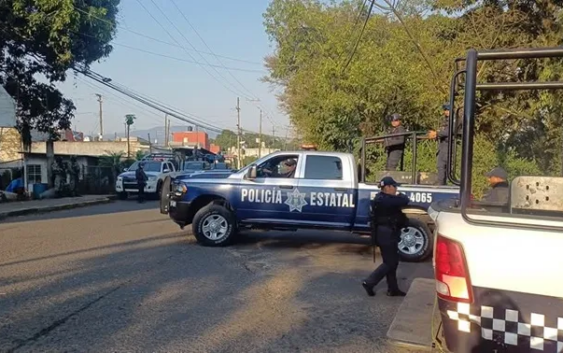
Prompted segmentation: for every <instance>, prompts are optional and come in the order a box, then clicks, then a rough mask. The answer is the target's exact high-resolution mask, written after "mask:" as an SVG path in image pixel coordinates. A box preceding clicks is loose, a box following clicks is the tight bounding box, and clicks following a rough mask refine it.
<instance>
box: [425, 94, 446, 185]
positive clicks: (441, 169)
mask: <svg viewBox="0 0 563 353" xmlns="http://www.w3.org/2000/svg"><path fill="white" fill-rule="evenodd" d="M442 110H443V114H444V118H443V120H442V124H441V125H440V129H439V130H438V131H437V132H436V131H434V130H430V132H429V133H428V137H430V138H431V139H437V140H438V152H437V153H436V157H437V167H438V185H446V184H447V183H448V174H447V169H448V143H449V137H448V136H449V133H450V105H449V104H444V105H443V106H442Z"/></svg>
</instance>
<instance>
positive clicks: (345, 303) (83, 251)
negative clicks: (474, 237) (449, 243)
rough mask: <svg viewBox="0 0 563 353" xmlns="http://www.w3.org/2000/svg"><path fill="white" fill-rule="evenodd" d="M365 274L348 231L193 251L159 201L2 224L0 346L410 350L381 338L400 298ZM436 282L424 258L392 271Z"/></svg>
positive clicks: (263, 236) (252, 238) (367, 259)
mask: <svg viewBox="0 0 563 353" xmlns="http://www.w3.org/2000/svg"><path fill="white" fill-rule="evenodd" d="M379 261H380V259H379V258H378V262H379ZM373 267H374V264H373V263H372V256H371V252H370V248H369V247H368V246H367V245H366V240H363V239H361V238H355V237H351V236H350V235H347V234H337V233H335V234H329V233H326V232H299V233H281V232H267V233H252V234H248V235H247V236H246V237H245V238H244V240H243V242H242V243H240V244H237V245H235V246H232V247H228V248H205V247H201V246H199V245H197V244H196V243H195V240H194V238H193V237H192V236H190V235H189V231H187V230H186V231H180V229H179V228H178V227H177V226H175V225H174V224H173V223H172V222H170V221H169V220H168V218H167V217H166V216H163V215H161V214H160V213H159V212H158V210H157V204H156V202H151V203H146V204H143V205H139V204H137V203H136V202H134V201H121V202H116V203H112V204H105V205H98V206H92V207H88V208H82V209H75V210H67V211H60V212H56V213H50V214H43V215H37V216H29V217H20V218H13V219H6V220H4V221H2V222H1V223H0V351H2V352H12V351H17V352H20V351H21V352H37V351H57V352H62V351H67V352H132V351H137V352H140V351H142V352H144V351H147V352H180V351H181V352H245V353H246V352H276V353H279V352H346V353H352V352H385V353H391V352H407V351H406V350H404V349H398V348H395V347H393V346H390V345H389V344H388V343H387V342H386V341H385V339H384V337H385V333H386V331H387V329H388V327H389V325H390V324H391V321H392V320H393V316H394V314H395V312H396V310H397V309H398V306H399V305H400V303H401V300H402V299H400V298H389V297H386V296H385V295H383V293H384V291H385V289H386V287H385V284H384V283H383V284H382V285H381V286H380V287H379V288H378V289H379V291H380V293H381V295H378V296H376V297H375V298H369V297H367V296H366V295H365V293H364V291H363V289H362V288H361V286H360V284H359V283H360V281H361V279H362V278H363V277H364V276H365V275H366V274H367V273H368V272H369V271H370V270H372V268H373ZM431 276H432V270H431V266H430V264H429V263H423V264H407V263H402V264H401V265H400V269H399V278H400V280H401V281H400V284H401V285H402V287H403V288H405V289H407V288H408V286H409V285H410V282H411V281H412V280H413V279H414V278H416V277H431Z"/></svg>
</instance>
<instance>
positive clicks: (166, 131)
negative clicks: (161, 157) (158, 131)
mask: <svg viewBox="0 0 563 353" xmlns="http://www.w3.org/2000/svg"><path fill="white" fill-rule="evenodd" d="M167 146H168V114H164V147H167Z"/></svg>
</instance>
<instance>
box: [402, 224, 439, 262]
mask: <svg viewBox="0 0 563 353" xmlns="http://www.w3.org/2000/svg"><path fill="white" fill-rule="evenodd" d="M432 245H433V244H432V232H431V231H430V228H429V227H428V225H427V224H426V223H425V222H423V221H421V220H418V219H414V218H409V222H408V226H407V227H406V228H403V229H402V230H401V240H400V242H399V254H400V256H401V259H402V260H403V261H407V262H421V261H424V260H426V259H427V258H428V257H429V256H430V255H431V254H432Z"/></svg>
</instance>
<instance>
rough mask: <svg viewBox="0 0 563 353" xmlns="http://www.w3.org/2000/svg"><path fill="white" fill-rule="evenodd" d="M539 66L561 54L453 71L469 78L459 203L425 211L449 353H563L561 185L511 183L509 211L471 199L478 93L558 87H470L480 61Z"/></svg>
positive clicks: (538, 179)
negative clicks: (538, 60)
mask: <svg viewBox="0 0 563 353" xmlns="http://www.w3.org/2000/svg"><path fill="white" fill-rule="evenodd" d="M545 57H558V58H561V57H563V48H560V47H559V48H548V49H529V50H528V49H519V50H507V51H485V52H477V51H475V50H470V51H469V52H468V54H467V58H466V59H465V60H464V61H465V69H463V70H459V71H458V72H456V75H458V73H460V72H462V73H463V74H464V75H465V76H466V78H465V100H464V115H463V125H462V126H463V134H462V136H463V152H462V170H461V196H460V199H459V200H441V201H438V202H434V203H433V204H432V205H431V207H430V208H429V214H430V216H431V217H432V218H433V219H434V220H435V223H436V229H435V239H434V242H435V245H434V249H435V250H434V251H435V253H434V260H433V263H434V271H435V279H436V292H437V295H438V307H439V311H440V314H441V315H440V316H441V319H442V327H443V330H442V332H443V337H444V338H445V341H446V342H445V343H446V346H447V349H448V350H450V351H452V352H553V353H554V352H558V353H560V352H563V275H562V274H561V272H562V271H563V256H561V250H562V249H563V178H561V177H545V176H543V177H542V176H533V177H531V176H518V177H516V178H515V179H514V180H512V181H511V183H510V184H511V185H510V195H509V201H508V203H499V204H497V203H487V202H476V201H474V200H472V198H471V191H472V162H473V157H474V156H473V134H474V128H475V93H476V91H479V90H487V89H491V88H495V89H499V88H500V89H503V90H523V89H530V88H533V89H550V88H551V89H553V88H563V83H561V82H548V83H542V82H533V83H518V82H508V83H486V84H477V82H476V81H477V74H476V73H477V62H478V61H479V60H510V59H523V58H526V59H533V58H545ZM454 81H455V79H454ZM452 84H455V83H452ZM454 92H455V87H452V96H451V99H452V98H453V94H454ZM452 101H453V99H452ZM452 110H453V108H452ZM452 116H453V114H452ZM559 128H561V127H559ZM475 157H476V158H478V156H475Z"/></svg>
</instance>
